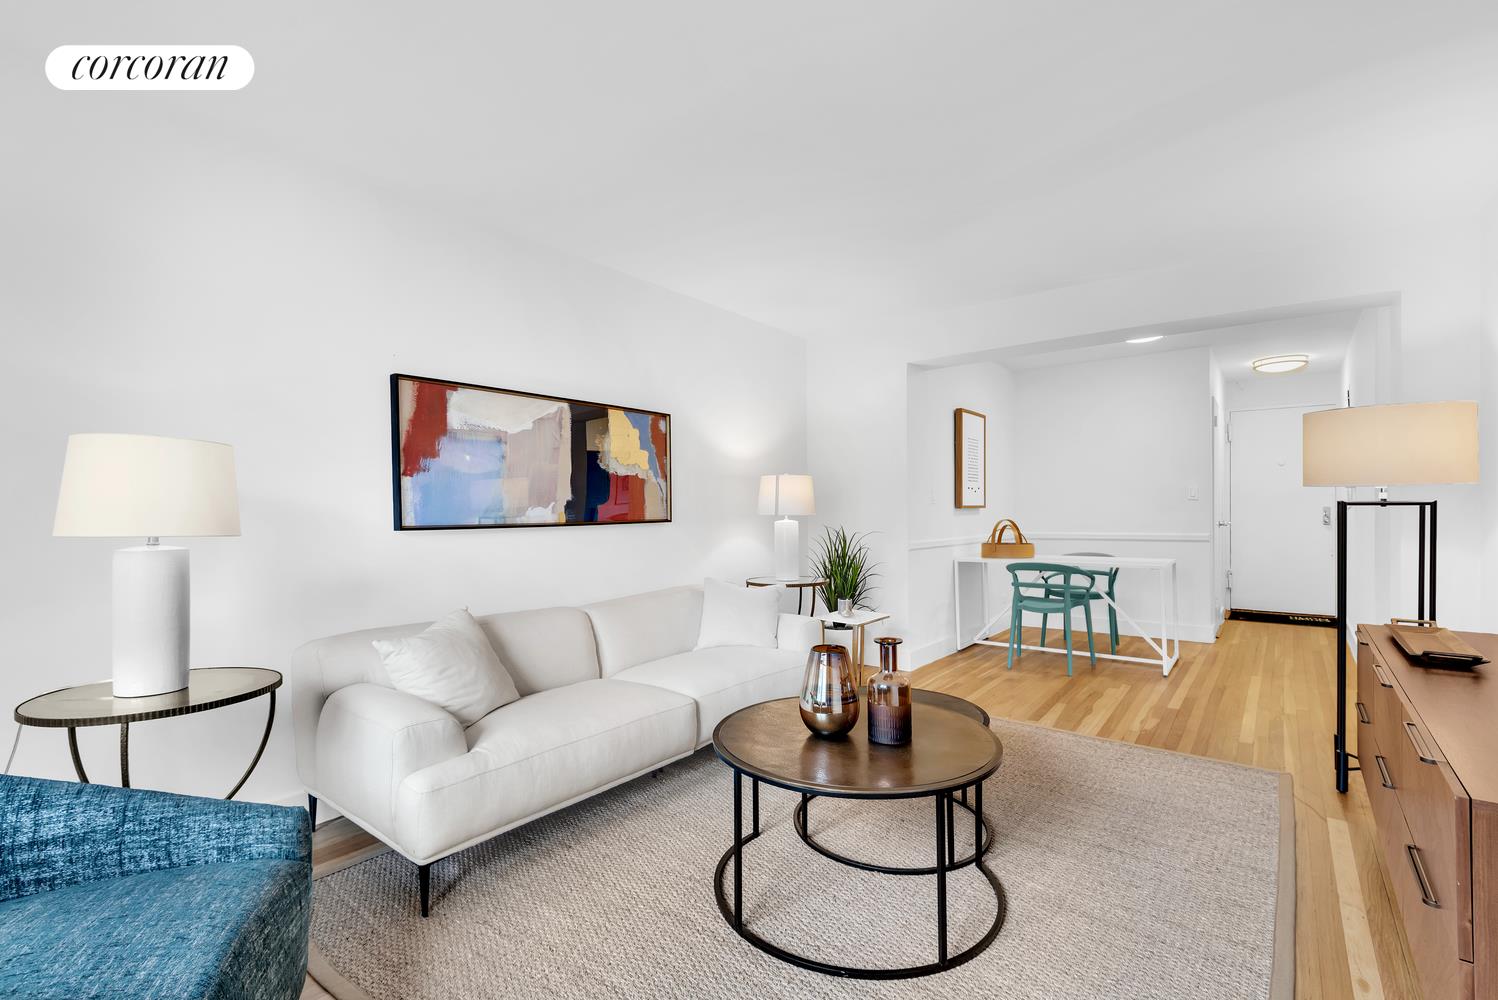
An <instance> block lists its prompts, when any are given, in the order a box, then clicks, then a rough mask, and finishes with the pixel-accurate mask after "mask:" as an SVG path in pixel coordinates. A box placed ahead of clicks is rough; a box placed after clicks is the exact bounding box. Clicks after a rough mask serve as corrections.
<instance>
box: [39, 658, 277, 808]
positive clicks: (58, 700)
mask: <svg viewBox="0 0 1498 1000" xmlns="http://www.w3.org/2000/svg"><path fill="white" fill-rule="evenodd" d="M280 686H281V674H280V672H279V671H275V670H268V669H266V668H264V667H195V668H193V669H192V670H191V671H189V672H188V682H187V687H185V688H183V689H182V690H181V691H169V692H168V693H166V694H153V695H147V696H145V697H143V698H116V697H115V696H114V693H113V685H111V684H110V682H109V681H101V682H99V683H97V684H80V685H78V686H77V687H66V688H59V689H58V690H56V691H49V692H47V693H46V694H40V695H37V696H36V697H35V698H31V699H29V700H27V701H23V702H21V704H19V705H17V706H16V712H15V719H16V721H17V722H19V723H20V724H21V725H23V726H36V727H39V728H43V729H63V728H66V729H67V731H68V750H69V751H70V752H71V753H72V755H73V770H75V771H77V772H78V780H79V781H81V782H83V783H84V784H88V774H87V773H86V772H85V771H84V770H83V758H82V757H81V756H79V754H78V730H79V729H80V728H82V727H84V726H119V727H120V785H121V786H122V787H124V788H129V787H130V723H132V722H146V721H148V720H151V719H169V718H171V717H172V716H176V715H195V714H196V713H198V712H208V711H212V710H213V709H215V708H223V707H225V706H226V705H237V704H239V703H240V702H242V701H249V700H251V699H252V698H259V697H260V696H261V695H266V696H268V697H269V699H270V710H269V712H268V713H267V714H266V717H265V732H264V733H263V734H262V735H261V737H260V746H259V747H257V748H256V750H255V756H254V757H253V758H252V759H251V760H250V766H249V767H247V768H245V771H244V774H243V775H242V776H241V777H240V779H239V781H238V782H237V783H236V784H235V786H234V787H233V788H231V789H230V790H229V794H228V795H225V796H224V798H226V799H232V798H233V797H234V796H235V795H236V794H238V792H239V790H240V789H241V788H243V787H244V783H245V782H246V781H247V780H249V777H250V774H251V773H252V772H253V771H254V770H255V765H257V764H259V763H260V757H261V755H263V754H264V753H265V746H266V744H267V743H268V742H270V731H271V726H272V725H274V724H275V721H276V688H278V687H280Z"/></svg>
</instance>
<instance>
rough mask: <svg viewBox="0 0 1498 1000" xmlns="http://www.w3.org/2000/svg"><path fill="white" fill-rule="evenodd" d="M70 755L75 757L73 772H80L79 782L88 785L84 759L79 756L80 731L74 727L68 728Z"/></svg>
mask: <svg viewBox="0 0 1498 1000" xmlns="http://www.w3.org/2000/svg"><path fill="white" fill-rule="evenodd" d="M68 753H70V754H72V755H73V770H74V771H77V772H78V780H79V781H80V782H82V783H83V784H85V785H86V784H88V775H87V774H85V773H84V771H83V758H82V757H80V756H79V755H78V730H77V729H75V728H74V727H72V726H69V727H68Z"/></svg>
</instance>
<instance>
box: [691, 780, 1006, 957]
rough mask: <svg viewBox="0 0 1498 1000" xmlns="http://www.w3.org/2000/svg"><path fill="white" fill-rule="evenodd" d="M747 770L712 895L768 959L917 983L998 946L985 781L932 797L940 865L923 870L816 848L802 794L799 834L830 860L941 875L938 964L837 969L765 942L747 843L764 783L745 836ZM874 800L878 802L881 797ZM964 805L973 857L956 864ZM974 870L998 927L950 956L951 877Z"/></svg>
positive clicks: (1000, 889) (999, 902) (1001, 910)
mask: <svg viewBox="0 0 1498 1000" xmlns="http://www.w3.org/2000/svg"><path fill="white" fill-rule="evenodd" d="M743 779H744V774H743V772H741V771H739V770H737V769H734V772H733V845H732V846H730V847H729V848H728V850H726V851H724V852H723V856H722V857H721V858H719V859H718V868H717V871H716V872H715V873H714V876H713V893H714V895H715V896H716V897H717V899H718V911H719V912H720V913H722V914H723V919H724V920H726V921H727V922H728V926H730V927H732V928H733V929H734V932H735V933H737V934H738V935H739V937H741V938H743V939H744V940H745V941H748V942H749V943H750V944H752V945H754V947H756V948H758V949H759V950H760V951H762V952H764V953H765V954H767V955H771V956H773V957H775V958H778V959H780V960H781V961H782V962H789V963H790V964H792V965H796V966H800V967H801V968H803V969H809V970H811V971H812V972H820V973H823V974H825V975H829V976H843V977H847V978H850V979H914V978H916V977H918V976H929V975H932V974H933V973H937V972H945V971H946V970H947V969H952V968H956V967H957V966H959V965H962V964H963V963H964V962H967V961H970V960H971V959H973V958H974V957H976V956H978V955H980V954H982V952H983V951H985V950H986V949H987V948H988V946H989V945H991V944H993V941H994V938H996V937H998V934H999V931H1000V930H1001V929H1002V928H1003V926H1004V918H1005V916H1006V915H1007V913H1008V900H1007V899H1006V897H1005V895H1004V886H1003V883H1001V882H1000V881H999V878H998V876H997V875H995V874H994V873H993V872H992V871H991V870H990V869H989V867H988V865H986V864H985V863H984V861H983V857H984V855H986V854H987V853H988V849H989V847H990V846H991V844H992V842H993V836H992V832H991V831H990V830H989V829H988V824H987V823H986V822H984V821H983V819H982V816H983V783H982V782H981V781H979V782H975V783H974V784H973V785H971V786H969V787H968V788H962V789H950V790H948V791H944V792H938V793H936V794H935V795H932V796H930V797H931V798H932V799H933V800H934V803H935V811H936V864H935V865H933V866H930V867H924V868H892V867H884V866H881V865H877V864H874V863H871V862H865V861H858V860H855V859H852V858H846V857H844V856H842V855H840V854H837V853H835V852H833V851H830V850H828V849H827V848H824V847H822V846H821V845H819V844H817V843H816V842H815V841H814V840H812V839H811V837H810V836H809V834H808V833H807V832H806V822H805V820H806V807H807V803H808V801H809V800H810V799H811V798H813V796H811V795H808V794H807V793H804V792H803V793H802V795H801V802H800V804H799V805H797V807H796V809H795V811H794V815H795V821H796V833H797V835H798V836H799V837H800V838H801V839H802V840H803V841H804V842H805V843H806V844H807V845H808V846H810V847H812V848H813V849H814V850H816V851H818V852H819V853H821V854H822V855H824V856H825V857H827V858H830V859H831V860H833V861H836V862H838V863H839V864H844V865H848V866H850V867H854V868H861V869H864V870H867V871H877V872H883V873H885V874H890V875H935V876H936V954H937V958H936V961H935V962H929V963H927V964H925V965H914V966H906V967H904V968H893V969H885V968H875V969H869V968H855V967H849V966H844V965H834V964H833V963H830V962H823V961H821V960H819V959H815V958H809V957H807V956H805V955H798V954H796V953H795V952H793V951H788V950H786V949H785V948H782V947H780V946H779V945H777V944H774V943H772V942H770V941H766V940H765V939H764V938H762V937H760V936H759V935H758V934H756V933H754V931H752V930H750V929H749V928H747V927H745V926H744V877H743V876H744V845H746V844H748V843H750V842H752V841H753V840H755V839H756V838H758V837H759V835H760V826H759V779H757V778H755V777H753V776H752V775H751V776H750V779H749V780H750V782H751V784H752V786H753V787H752V789H751V795H752V799H753V806H752V808H753V816H752V829H751V832H750V833H749V834H748V835H747V836H746V835H745V833H744V795H743ZM969 788H970V789H971V790H972V804H971V805H969V804H968V801H967V799H968V792H969ZM958 792H960V793H961V795H962V801H961V802H958V801H957V799H956V794H957V793H958ZM872 801H875V802H877V801H879V800H877V799H875V800H872ZM958 805H960V806H962V808H965V809H967V810H968V811H969V812H972V813H973V816H974V826H973V853H972V854H971V855H969V856H968V857H966V858H963V859H962V860H960V861H957V860H954V855H955V854H956V849H955V848H956V838H955V834H954V831H953V828H952V820H953V818H954V814H955V809H956V806H958ZM730 864H732V865H733V901H732V902H731V903H730V902H729V900H728V898H727V895H726V894H725V893H724V891H723V876H724V873H725V872H726V871H727V870H728V866H729V865H730ZM969 865H971V866H973V867H974V868H976V869H977V870H978V871H979V872H981V873H982V875H983V877H984V878H985V879H987V880H988V884H989V887H990V888H992V889H993V894H994V902H995V904H996V907H995V913H994V918H993V924H992V925H991V926H990V927H989V928H988V930H987V931H985V932H984V934H983V936H982V937H980V938H979V939H978V940H977V941H976V942H974V943H973V944H972V945H970V946H968V947H967V948H964V949H963V950H962V951H960V952H957V953H956V954H950V953H949V951H948V948H947V873H948V872H951V871H955V870H956V869H959V868H964V867H967V866H969Z"/></svg>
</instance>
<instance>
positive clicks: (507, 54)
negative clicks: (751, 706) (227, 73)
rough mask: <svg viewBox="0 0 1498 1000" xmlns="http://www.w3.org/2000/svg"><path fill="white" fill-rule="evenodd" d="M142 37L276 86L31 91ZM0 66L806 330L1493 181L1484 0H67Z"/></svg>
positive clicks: (1111, 268) (967, 299)
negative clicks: (206, 54) (72, 58)
mask: <svg viewBox="0 0 1498 1000" xmlns="http://www.w3.org/2000/svg"><path fill="white" fill-rule="evenodd" d="M123 41H152V42H217V43H230V44H240V45H244V46H245V47H247V48H248V49H249V50H250V51H251V52H252V53H253V54H254V56H255V59H256V76H255V80H254V82H253V83H252V84H251V85H250V87H249V88H248V89H246V90H245V91H243V92H241V93H238V94H233V95H221V94H152V95H84V94H62V95H59V94H57V93H56V92H55V91H51V90H50V88H48V87H47V86H46V84H45V82H44V81H43V80H42V73H41V67H42V61H43V58H44V57H45V54H46V52H47V51H48V50H50V49H51V48H52V47H53V46H54V45H57V44H61V43H69V42H72V43H77V42H123ZM0 47H3V48H5V49H7V50H8V51H9V52H10V53H11V54H13V55H16V56H18V57H19V58H20V60H21V64H22V65H34V67H35V78H36V87H35V89H34V90H33V91H30V92H28V93H26V94H24V95H22V98H23V99H25V100H28V101H30V100H35V101H50V102H51V103H50V104H49V105H48V107H49V108H51V107H52V106H53V105H55V108H56V110H55V112H54V111H49V120H50V122H51V125H50V126H49V127H52V128H56V129H66V128H68V127H69V125H70V116H71V115H74V114H77V113H79V112H77V111H75V110H74V109H76V108H80V107H82V106H83V102H87V101H90V100H95V99H100V98H102V99H112V98H121V100H118V101H117V102H116V104H115V105H113V106H112V107H113V108H114V109H116V111H117V113H118V114H120V115H127V116H128V115H154V114H163V113H164V114H167V115H169V116H173V117H176V118H177V119H178V120H179V121H181V122H185V123H186V124H187V125H188V126H189V127H191V128H193V129H195V130H198V131H200V132H201V133H202V134H203V135H204V137H205V138H206V139H207V140H208V141H212V142H215V143H218V144H224V145H230V146H236V145H237V146H243V147H244V148H246V149H251V148H257V149H269V150H272V151H274V152H278V153H280V154H283V155H286V156H289V157H292V158H294V159H296V160H299V161H302V162H306V163H310V164H313V165H315V166H317V167H319V168H326V169H330V170H334V171H340V172H344V173H346V174H348V175H349V176H351V177H357V178H363V179H366V180H368V181H371V182H374V183H376V184H378V185H380V186H382V187H385V188H387V189H392V190H395V191H397V192H399V193H400V194H401V195H402V196H403V197H411V198H417V199H422V200H425V201H427V202H428V203H430V204H432V205H433V207H434V209H435V210H438V211H451V212H454V213H458V214H461V215H463V216H465V217H468V218H472V219H477V220H479V221H481V222H483V223H485V224H492V225H494V226H496V227H499V228H503V229H505V230H509V231H512V232H516V233H519V234H521V235H523V236H526V237H529V238H531V239H534V240H537V241H540V242H542V243H545V244H548V245H552V246H555V247H558V248H560V249H563V250H566V251H569V252H571V253H574V254H576V255H578V256H581V257H585V258H589V259H592V260H596V261H599V262H601V263H604V264H607V265H610V266H613V267H616V268H618V269H620V270H622V271H625V272H628V273H630V274H634V275H637V276H639V277H641V278H644V279H646V280H649V281H652V282H655V283H657V284H660V285H663V286H665V287H668V288H672V289H675V290H677V291H680V292H683V293H685V294H687V295H691V296H694V297H697V298H700V299H703V300H706V301H708V302H712V303H714V304H717V305H720V306H723V307H725V308H728V309H731V310H734V311H737V312H740V313H743V314H745V315H748V316H751V317H754V318H757V319H760V320H763V321H765V322H768V323H771V324H774V325H777V326H782V327H785V328H788V329H795V330H802V331H815V330H817V329H819V328H821V327H823V326H825V325H828V324H831V323H846V321H847V319H848V318H849V317H856V316H870V315H885V316H887V315H890V314H895V313H901V314H904V313H919V312H921V311H924V310H928V309H940V308H951V307H954V306H960V305H964V304H970V303H973V302H978V301H983V300H988V299H993V298H999V297H1005V296H1010V295H1014V294H1018V293H1024V292H1028V291H1034V290H1039V289H1044V288H1050V287H1057V286H1062V285H1068V284H1075V283H1078V282H1084V281H1089V280H1093V279H1097V278H1100V277H1103V276H1107V275H1113V274H1118V273H1122V272H1127V271H1132V270H1137V269H1142V268H1153V267H1161V266H1168V265H1170V264H1174V263H1180V262H1182V261H1185V260H1189V259H1193V258H1196V257H1199V256H1201V255H1204V254H1212V253H1218V252H1228V251H1234V252H1236V251H1240V250H1243V249H1263V248H1274V247H1277V246H1282V245H1285V244H1287V243H1299V242H1305V241H1311V240H1318V239H1323V238H1327V237H1328V235H1329V234H1337V235H1346V234H1348V233H1357V232H1361V231H1365V230H1378V229H1385V228H1388V227H1390V226H1395V225H1402V224H1405V223H1408V222H1412V221H1422V220H1426V219H1436V218H1448V217H1451V216H1453V215H1456V214H1458V213H1461V212H1470V211H1474V210H1475V209H1476V207H1477V206H1479V205H1480V204H1481V203H1483V202H1484V201H1486V199H1487V198H1488V197H1489V196H1490V195H1491V194H1492V193H1493V188H1494V186H1495V184H1494V178H1495V177H1498V128H1495V122H1498V4H1493V3H1490V2H1485V3H1477V2H1472V3H1465V2H1464V3H1452V2H1444V0H1437V2H1423V3H1418V4H1416V3H1409V2H1407V0H1398V2H1395V0H1366V2H1361V3H1356V4H1354V3H1348V2H1340V0H1339V2H1319V3H1306V2H1304V0H1295V2H1284V0H1245V2H1223V0H1169V2H1166V0H1133V2H1130V3H1101V2H1096V0H1094V2H1079V0H1061V2H1047V3H1039V2H1031V3H1016V2H995V0H974V2H942V0H922V2H892V0H815V2H811V3H807V2H805V0H798V2H789V0H757V2H754V3H743V2H741V3H702V2H700V0H671V2H662V0H630V2H627V3H619V2H602V0H592V2H577V3H525V4H518V3H493V2H488V3H479V2H477V0H467V2H462V3H458V2H446V3H412V2H409V0H402V2H400V3H392V2H383V3H355V2H352V0H325V2H319V3H313V4H308V3H300V2H299V3H288V2H285V0H267V2H263V3H255V4H248V3H243V4H203V3H201V2H170V3H168V2H162V0H135V2H132V3H129V4H121V3H119V2H118V0H73V2H69V3H67V4H50V3H42V2H32V3H27V4H24V5H19V6H17V5H13V7H12V9H10V10H8V11H7V25H6V30H5V32H4V37H3V38H0ZM7 78H9V77H7ZM6 96H7V99H9V98H10V97H13V96H15V95H6ZM59 98H60V99H59ZM69 102H72V103H71V104H70V103H69ZM0 114H3V109H0ZM11 139H12V140H14V141H17V142H18V143H19V144H21V145H20V148H26V149H31V150H37V151H40V150H44V149H45V147H46V143H47V135H46V134H44V133H43V132H37V133H36V134H21V135H16V134H15V133H14V132H12V133H11ZM110 153H111V155H126V156H128V155H129V154H130V150H128V149H112V150H110Z"/></svg>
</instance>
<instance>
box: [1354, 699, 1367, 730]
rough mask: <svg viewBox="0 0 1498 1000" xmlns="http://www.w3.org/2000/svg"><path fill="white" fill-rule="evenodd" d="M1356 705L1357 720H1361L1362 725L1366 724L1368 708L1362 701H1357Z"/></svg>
mask: <svg viewBox="0 0 1498 1000" xmlns="http://www.w3.org/2000/svg"><path fill="white" fill-rule="evenodd" d="M1357 706H1358V721H1359V722H1361V723H1362V724H1363V725H1365V726H1366V725H1367V724H1368V710H1367V709H1366V708H1364V707H1363V703H1362V702H1358V703H1357Z"/></svg>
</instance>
